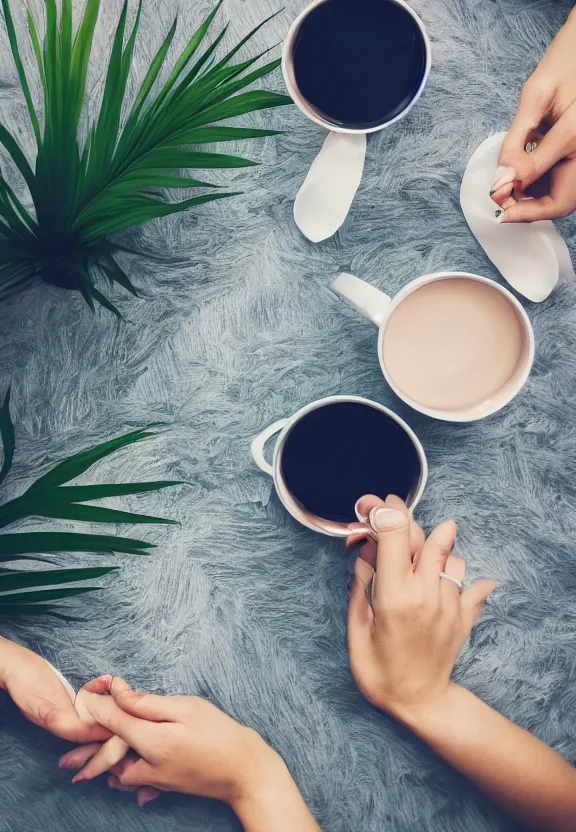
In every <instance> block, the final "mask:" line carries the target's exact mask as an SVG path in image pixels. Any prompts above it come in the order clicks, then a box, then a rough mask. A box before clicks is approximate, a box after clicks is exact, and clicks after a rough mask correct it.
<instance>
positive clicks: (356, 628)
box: [348, 497, 576, 832]
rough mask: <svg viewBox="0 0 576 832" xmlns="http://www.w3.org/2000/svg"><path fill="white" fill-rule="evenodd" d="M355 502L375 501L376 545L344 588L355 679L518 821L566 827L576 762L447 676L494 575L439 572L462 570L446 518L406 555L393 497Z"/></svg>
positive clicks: (408, 532)
mask: <svg viewBox="0 0 576 832" xmlns="http://www.w3.org/2000/svg"><path fill="white" fill-rule="evenodd" d="M366 500H368V503H367V504H366ZM363 505H365V506H366V508H367V509H369V508H370V505H372V508H373V509H377V510H375V511H374V512H373V513H372V515H371V523H372V526H373V527H378V552H377V563H376V572H375V573H374V570H373V569H372V567H371V566H370V565H369V564H368V563H367V562H366V560H363V559H361V558H358V560H357V561H356V566H355V580H354V583H353V586H352V591H351V595H350V613H349V622H348V641H349V647H350V663H351V666H352V672H353V674H354V677H355V679H356V681H357V683H358V687H359V688H360V690H361V691H362V693H363V694H364V695H365V696H366V698H367V699H368V700H369V701H370V702H371V703H372V704H373V705H375V706H376V707H378V708H383V709H384V710H386V711H388V712H389V713H391V714H392V715H393V716H395V717H396V718H397V719H399V720H400V721H402V722H403V723H404V724H405V725H407V726H408V727H409V728H411V729H412V730H413V731H414V732H415V733H416V734H417V735H418V736H419V737H420V738H421V739H422V740H424V742H426V743H428V745H429V746H430V747H431V748H433V749H434V750H435V751H436V752H437V753H438V754H440V755H441V756H442V757H443V758H444V759H445V760H446V761H447V762H448V763H450V764H451V765H453V766H454V768H457V769H458V770H459V771H461V772H462V773H463V774H464V775H466V776H467V777H469V778H470V779H471V780H472V781H473V782H474V783H476V785H477V786H478V787H479V788H480V789H482V790H483V791H484V792H485V793H486V794H487V795H488V796H489V797H490V798H491V799H492V800H494V801H495V802H496V803H498V804H499V805H500V806H501V807H502V808H503V809H505V810H506V811H508V812H510V813H511V814H512V815H514V816H515V817H516V818H518V819H519V820H520V821H522V822H523V823H524V824H525V825H526V827H527V828H529V829H534V830H537V832H573V831H574V828H575V826H574V818H576V771H575V770H574V769H573V768H572V767H571V766H570V765H569V764H568V763H567V762H566V761H565V760H563V759H562V757H560V756H559V755H558V754H556V753H555V752H554V751H553V750H552V749H551V748H548V746H546V745H544V743H542V742H540V740H537V739H536V738H535V737H533V736H532V735H531V734H529V733H528V732H527V731H524V730H523V729H522V728H520V727H519V726H517V725H514V724H513V723H512V722H510V721H509V720H507V719H506V718H505V717H503V716H502V715H501V714H499V713H497V712H496V711H495V710H494V709H493V708H490V707H489V706H488V705H486V704H485V703H484V702H482V701H481V700H480V699H478V698H477V697H476V696H474V694H472V693H471V692H470V691H468V690H466V689H465V688H463V687H461V686H460V685H457V684H455V683H454V682H451V681H450V676H451V674H452V669H453V666H454V662H455V661H456V658H457V656H458V653H459V652H460V650H461V648H462V645H463V644H464V641H465V640H466V638H467V636H468V634H469V633H470V630H471V629H472V627H473V625H474V622H475V621H476V619H477V618H478V616H479V615H480V613H481V611H482V607H483V606H484V602H485V601H486V598H487V597H488V595H489V594H490V593H491V592H492V590H493V588H494V582H493V581H488V580H480V581H476V582H475V583H474V584H472V585H471V586H470V587H469V588H468V589H466V590H465V591H464V592H462V593H461V592H460V588H459V587H458V586H457V585H456V584H454V583H453V582H452V581H449V580H446V579H444V578H441V577H440V573H441V572H445V573H446V574H447V575H451V576H452V577H454V578H457V579H459V580H462V578H463V577H464V563H463V561H461V560H460V559H459V558H454V557H452V556H451V555H450V552H451V551H452V546H453V544H454V538H455V537H456V526H455V524H454V523H453V522H452V521H451V520H447V521H446V522H444V523H441V524H440V526H438V527H437V528H436V529H434V531H433V532H432V534H431V535H430V537H429V538H428V539H427V540H426V542H425V543H424V544H423V546H422V548H421V550H420V553H419V555H417V557H416V558H415V559H413V557H412V555H413V548H414V545H413V537H414V527H413V525H412V521H411V519H410V517H409V515H408V512H407V511H406V508H405V507H404V505H403V504H402V503H401V501H399V500H398V498H397V497H395V498H388V500H386V503H382V501H381V500H378V499H377V498H374V497H370V498H364V502H363ZM365 545H367V544H365ZM373 578H374V584H375V586H374V591H373V592H371V590H370V582H371V581H372V579H373ZM369 594H370V596H371V597H372V598H373V601H372V606H371V604H370V602H369V600H368V597H369Z"/></svg>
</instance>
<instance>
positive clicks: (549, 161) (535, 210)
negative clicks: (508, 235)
mask: <svg viewBox="0 0 576 832" xmlns="http://www.w3.org/2000/svg"><path fill="white" fill-rule="evenodd" d="M541 125H545V126H546V127H549V128H550V129H549V130H548V131H547V132H546V133H545V135H544V134H543V133H542V132H540V130H539V128H540V127H541ZM531 142H534V143H535V145H536V147H535V149H534V150H533V151H532V152H527V151H526V149H525V148H526V146H528V145H529V144H530V143H531ZM546 174H548V175H549V182H548V183H545V182H544V180H542V177H544V176H545V175H546ZM538 180H541V183H543V187H542V188H540V189H539V190H540V191H542V190H544V191H548V192H547V193H538V195H537V196H538V198H535V199H534V198H531V195H530V191H528V193H527V189H528V188H530V186H532V185H534V183H536V182H538ZM539 184H540V183H539ZM491 196H492V199H493V200H494V202H496V203H497V204H498V205H499V206H501V207H502V208H503V209H504V213H503V215H502V217H501V222H533V221H534V220H544V219H555V218H556V217H563V216H567V215H568V214H570V213H572V211H574V210H576V12H574V11H573V12H572V13H571V14H570V16H569V18H568V20H567V22H566V24H565V25H564V26H563V27H562V29H561V30H560V32H559V33H558V34H557V35H556V37H555V38H554V40H553V41H552V43H551V45H550V47H549V48H548V50H547V52H546V53H545V55H544V57H543V58H542V60H541V61H540V63H539V65H538V67H537V68H536V70H535V71H534V72H533V74H532V75H531V76H530V78H529V79H528V80H527V81H526V84H525V85H524V89H523V90H522V95H521V97H520V103H519V106H518V111H517V113H516V117H515V118H514V121H513V122H512V125H511V127H510V130H509V131H508V134H507V135H506V138H505V139H504V142H503V144H502V149H501V152H500V158H499V160H498V169H497V170H496V174H495V178H494V184H493V186H492V191H491Z"/></svg>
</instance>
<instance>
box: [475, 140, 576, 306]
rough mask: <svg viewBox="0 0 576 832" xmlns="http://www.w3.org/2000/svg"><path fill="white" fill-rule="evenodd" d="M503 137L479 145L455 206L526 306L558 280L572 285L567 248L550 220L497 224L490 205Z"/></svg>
mask: <svg viewBox="0 0 576 832" xmlns="http://www.w3.org/2000/svg"><path fill="white" fill-rule="evenodd" d="M505 135H506V134H505V133H497V134H496V135H495V136H490V137H489V138H487V139H485V140H484V141H483V142H482V144H481V145H480V146H479V147H478V148H477V149H476V150H475V151H474V153H473V154H472V156H471V158H470V161H469V162H468V164H467V166H466V170H465V172H464V177H463V179H462V185H461V187H460V204H461V206H462V211H463V213H464V216H465V217H466V222H467V223H468V225H469V226H470V229H471V231H472V233H473V234H474V236H475V237H476V239H477V240H478V242H479V243H480V245H481V246H482V248H483V249H484V251H485V252H486V254H487V255H488V257H489V258H490V260H492V262H493V263H494V265H495V266H496V268H497V269H498V270H499V272H500V273H501V275H502V277H503V278H504V279H505V280H507V281H508V283H509V284H510V285H511V286H512V287H513V288H514V289H516V291H517V292H520V294H522V295H524V297H526V298H528V300H532V301H538V302H540V301H543V300H545V299H546V298H547V297H548V295H549V294H550V292H551V291H552V289H553V288H554V286H555V285H556V283H557V282H558V280H573V279H574V269H573V266H572V261H571V259H570V253H569V251H568V247H567V246H566V243H565V242H564V239H563V238H562V237H561V236H560V234H559V233H558V231H557V230H556V228H555V227H554V224H553V223H552V222H550V220H541V221H538V222H532V223H499V222H498V219H497V218H496V211H497V209H498V206H497V205H496V204H495V203H494V202H493V201H492V200H491V199H490V188H491V186H492V182H493V179H494V172H495V170H496V168H497V167H498V155H499V153H500V147H501V145H502V141H503V139H504V136H505Z"/></svg>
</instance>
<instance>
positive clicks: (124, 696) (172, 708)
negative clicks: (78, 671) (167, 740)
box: [110, 676, 189, 722]
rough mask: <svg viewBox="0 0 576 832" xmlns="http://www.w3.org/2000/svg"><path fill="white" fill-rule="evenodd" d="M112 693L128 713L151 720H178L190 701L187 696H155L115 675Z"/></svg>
mask: <svg viewBox="0 0 576 832" xmlns="http://www.w3.org/2000/svg"><path fill="white" fill-rule="evenodd" d="M110 695H111V696H112V698H113V699H114V701H115V702H116V704H117V705H118V707H119V708H122V710H123V711H124V712H125V713H126V714H131V715H132V716H134V717H137V718H138V719H145V720H148V721H149V722H178V721H179V720H180V719H181V718H182V717H184V715H185V711H184V709H185V706H186V703H188V702H189V697H186V696H155V695H154V694H152V693H141V692H140V691H135V690H132V688H131V687H130V685H129V684H128V682H126V681H125V680H124V679H121V678H120V677H119V676H115V677H114V679H113V680H112V684H111V685H110Z"/></svg>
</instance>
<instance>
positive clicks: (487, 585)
mask: <svg viewBox="0 0 576 832" xmlns="http://www.w3.org/2000/svg"><path fill="white" fill-rule="evenodd" d="M495 589H496V581H492V580H491V579H489V578H479V579H478V580H477V581H474V583H473V584H471V585H470V586H469V587H468V589H465V590H464V592H463V593H462V595H461V597H460V609H461V611H462V621H463V623H464V628H465V630H466V636H468V635H470V632H471V631H472V627H473V626H474V624H475V623H476V621H477V620H478V618H479V617H480V613H481V612H482V610H483V609H484V604H485V603H486V599H487V598H488V596H489V595H491V594H492V593H493V592H494V590H495Z"/></svg>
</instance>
